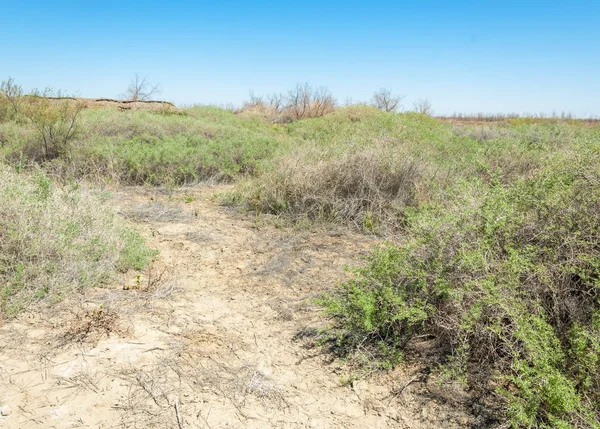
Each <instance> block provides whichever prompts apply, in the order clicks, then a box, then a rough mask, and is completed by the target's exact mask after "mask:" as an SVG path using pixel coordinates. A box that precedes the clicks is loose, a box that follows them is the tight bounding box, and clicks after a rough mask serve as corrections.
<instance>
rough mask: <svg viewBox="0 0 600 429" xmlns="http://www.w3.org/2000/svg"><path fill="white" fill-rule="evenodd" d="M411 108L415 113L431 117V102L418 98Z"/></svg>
mask: <svg viewBox="0 0 600 429" xmlns="http://www.w3.org/2000/svg"><path fill="white" fill-rule="evenodd" d="M413 107H414V109H415V112H418V113H422V114H424V115H432V114H433V108H432V107H431V102H430V101H429V100H428V99H427V98H419V99H418V100H417V101H415V102H414V104H413Z"/></svg>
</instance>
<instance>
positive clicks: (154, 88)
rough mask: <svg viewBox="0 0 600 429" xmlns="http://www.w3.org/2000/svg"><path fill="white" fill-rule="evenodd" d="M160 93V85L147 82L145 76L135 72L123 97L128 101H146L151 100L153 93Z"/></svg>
mask: <svg viewBox="0 0 600 429" xmlns="http://www.w3.org/2000/svg"><path fill="white" fill-rule="evenodd" d="M158 93H160V86H159V85H158V84H152V83H150V82H148V79H147V78H146V77H141V76H140V75H139V74H138V73H136V74H135V76H134V77H133V79H131V82H130V83H129V87H128V88H127V91H126V92H125V94H123V98H125V99H127V100H130V101H146V100H151V99H152V96H153V95H156V94H158Z"/></svg>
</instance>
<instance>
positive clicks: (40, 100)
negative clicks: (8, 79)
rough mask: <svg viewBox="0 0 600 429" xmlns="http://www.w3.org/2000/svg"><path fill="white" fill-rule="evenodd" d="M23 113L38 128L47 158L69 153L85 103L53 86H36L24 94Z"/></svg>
mask: <svg viewBox="0 0 600 429" xmlns="http://www.w3.org/2000/svg"><path fill="white" fill-rule="evenodd" d="M25 98H26V102H25V103H24V104H23V113H24V115H25V116H26V117H27V118H29V120H30V121H31V123H32V124H33V125H34V127H35V128H36V130H37V133H38V136H39V139H40V141H41V144H42V153H41V157H42V158H43V159H45V160H49V159H53V158H57V157H61V156H67V157H68V156H70V143H71V141H72V140H73V138H74V137H75V136H76V134H77V131H78V121H79V116H80V114H81V111H82V110H83V108H84V105H83V104H82V103H81V102H80V101H78V100H77V99H74V98H72V97H64V96H63V94H61V93H60V92H54V91H52V90H51V89H46V90H44V91H38V90H34V91H33V92H32V94H31V95H28V96H26V97H25Z"/></svg>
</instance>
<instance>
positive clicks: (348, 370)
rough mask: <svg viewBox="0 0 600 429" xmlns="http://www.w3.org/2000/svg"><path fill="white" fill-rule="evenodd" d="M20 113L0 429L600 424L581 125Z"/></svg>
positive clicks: (599, 257) (2, 183)
mask: <svg viewBox="0 0 600 429" xmlns="http://www.w3.org/2000/svg"><path fill="white" fill-rule="evenodd" d="M21 102H22V103H21V104H20V105H19V106H17V107H14V106H12V105H9V104H4V105H0V158H1V159H2V161H1V162H2V163H1V164H0V222H2V228H1V229H0V281H1V282H2V283H1V284H0V288H1V289H0V320H2V323H3V325H2V326H1V327H0V344H1V345H0V362H1V363H0V414H2V415H0V425H5V426H6V427H9V428H12V427H14V428H18V427H24V426H28V427H78V426H77V425H79V426H80V427H115V426H117V427H119V426H120V427H174V428H182V427H207V428H216V427H322V428H326V427H357V428H358V427H381V428H385V427H403V428H404V427H406V428H409V427H410V428H413V427H423V428H425V427H432V428H433V427H482V428H483V427H510V426H512V427H517V428H519V427H543V428H551V427H560V428H587V427H600V395H599V392H600V358H599V356H600V324H599V321H600V247H599V245H598V243H600V125H599V124H598V123H597V122H596V121H593V120H586V121H578V120H574V119H572V118H569V117H565V118H549V119H544V118H527V117H511V116H507V117H503V118H496V119H494V120H491V119H489V118H485V117H480V118H479V119H477V117H474V118H460V117H455V118H441V119H436V118H433V117H431V116H428V115H425V114H419V113H414V112H408V113H392V112H383V111H381V110H378V109H375V108H373V107H370V106H366V105H354V106H349V107H345V108H335V109H334V108H331V110H327V109H325V110H323V112H322V114H319V115H315V116H317V117H306V118H300V119H298V118H291V119H290V118H287V117H286V120H279V119H278V118H279V117H280V116H281V114H279V113H277V112H273V111H264V109H263V110H261V109H260V108H257V107H256V103H255V104H253V105H252V108H246V109H242V110H241V111H237V112H233V111H229V110H224V109H219V108H216V107H192V108H186V109H177V110H172V109H171V110H169V109H119V108H116V107H110V106H103V107H101V108H97V107H90V106H89V105H85V106H84V105H80V104H79V103H78V100H59V101H58V102H46V101H44V100H43V99H35V100H33V101H32V100H21ZM274 115H275V116H277V115H280V116H278V117H275V116H274ZM152 249H156V250H158V252H156V251H155V250H152ZM346 266H353V267H357V268H353V269H351V270H346V269H344V268H345V267H346Z"/></svg>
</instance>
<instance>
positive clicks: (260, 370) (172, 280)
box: [0, 186, 478, 428]
mask: <svg viewBox="0 0 600 429" xmlns="http://www.w3.org/2000/svg"><path fill="white" fill-rule="evenodd" d="M226 190H227V187H223V186H218V187H217V186H216V187H211V186H203V187H197V188H191V189H187V190H180V191H177V192H167V191H161V190H156V189H143V188H132V189H124V190H119V191H118V192H116V193H115V195H114V199H115V205H116V207H117V209H118V210H119V212H120V213H121V214H122V215H123V216H126V217H127V218H129V219H130V220H131V222H133V223H134V224H135V225H136V226H137V227H138V228H139V230H140V231H141V232H142V234H143V235H144V237H145V238H146V239H147V241H148V243H149V244H150V245H151V246H153V247H155V248H157V249H159V250H160V252H161V254H160V256H159V257H158V259H157V261H156V262H155V263H154V264H153V265H152V267H151V268H150V269H149V270H147V271H145V272H143V273H142V274H141V275H139V273H135V272H130V273H127V274H126V275H123V277H122V278H121V279H120V280H119V281H118V282H116V283H114V284H112V285H109V286H108V287H105V288H99V289H95V290H90V291H86V293H85V294H84V295H83V296H80V297H78V298H72V299H69V300H67V301H63V302H61V303H59V304H57V305H56V306H54V307H53V308H52V310H51V311H50V310H48V309H46V310H41V311H40V310H37V311H31V312H29V313H26V314H23V315H22V316H21V317H19V318H18V319H17V320H14V321H11V322H10V323H7V324H5V325H4V326H2V327H1V328H0V427H2V428H41V427H44V428H78V427H82V428H117V427H118V428H121V427H124V428H151V427H157V428H441V427H444V428H448V427H450V428H452V427H474V426H478V425H476V421H475V420H474V419H473V418H472V417H469V416H468V415H467V414H465V413H464V412H462V411H461V409H462V408H461V407H460V406H457V403H458V402H453V400H452V399H450V398H454V400H455V401H459V402H460V401H461V398H457V397H456V395H454V394H453V395H454V396H452V395H448V394H444V388H443V386H440V384H439V383H435V382H433V381H430V380H424V379H423V377H421V376H420V375H419V374H420V371H421V369H422V368H420V367H418V366H416V365H411V364H406V365H403V366H402V367H401V368H398V369H397V370H395V371H393V372H390V373H379V374H374V375H372V376H370V377H368V378H366V379H362V380H360V381H356V382H353V383H351V384H350V385H349V384H348V383H346V384H344V383H343V381H344V379H345V378H347V377H348V370H347V369H346V368H345V367H344V366H343V364H342V363H341V362H340V361H339V360H335V359H332V358H331V356H329V355H327V354H326V353H323V352H322V350H320V349H319V348H315V347H310V344H311V341H309V340H307V339H306V338H305V335H303V333H310V332H311V331H314V330H315V329H318V328H320V327H322V326H324V325H326V323H327V321H326V319H324V318H323V316H322V314H321V313H320V311H319V308H318V307H317V306H316V305H315V304H314V301H313V298H315V297H317V296H319V294H320V293H321V292H323V291H324V290H326V289H327V288H330V287H332V286H333V285H334V284H335V283H336V282H338V281H339V280H340V279H342V278H344V277H345V276H347V273H346V272H345V271H344V266H345V265H348V264H356V263H360V259H361V257H362V256H363V255H365V254H366V253H367V252H368V250H369V249H371V248H372V246H373V245H374V244H375V241H374V239H373V238H369V237H366V236H362V235H352V234H350V233H348V232H343V233H341V232H339V231H337V232H336V231H330V232H328V233H311V232H308V231H298V230H292V229H285V228H283V229H278V228H275V227H274V226H273V225H272V224H269V223H264V222H260V221H258V222H257V221H256V219H253V218H250V217H245V216H242V215H239V214H235V213H233V212H231V211H229V210H228V209H226V208H223V207H221V206H220V205H219V203H218V201H217V200H216V199H215V198H214V194H215V193H216V192H222V191H226ZM411 381H412V382H411Z"/></svg>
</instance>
